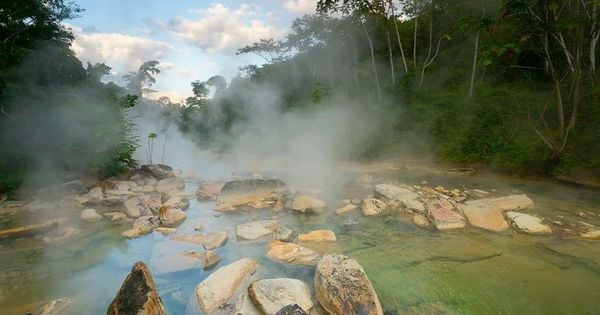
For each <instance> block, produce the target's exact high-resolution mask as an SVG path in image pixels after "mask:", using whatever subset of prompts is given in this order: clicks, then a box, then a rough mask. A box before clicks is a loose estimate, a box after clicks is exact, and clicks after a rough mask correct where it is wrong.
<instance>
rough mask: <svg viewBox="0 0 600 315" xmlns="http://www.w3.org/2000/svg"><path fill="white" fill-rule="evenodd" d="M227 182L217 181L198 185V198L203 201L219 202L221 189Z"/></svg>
mask: <svg viewBox="0 0 600 315" xmlns="http://www.w3.org/2000/svg"><path fill="white" fill-rule="evenodd" d="M225 183H226V182H223V181H216V182H204V183H201V184H200V185H198V189H197V190H196V196H198V198H203V199H211V200H217V197H218V196H219V193H220V192H221V189H223V186H225Z"/></svg>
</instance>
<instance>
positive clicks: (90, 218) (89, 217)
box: [80, 209, 102, 223]
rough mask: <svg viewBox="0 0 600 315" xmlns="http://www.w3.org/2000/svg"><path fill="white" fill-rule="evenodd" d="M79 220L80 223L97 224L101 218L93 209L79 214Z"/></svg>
mask: <svg viewBox="0 0 600 315" xmlns="http://www.w3.org/2000/svg"><path fill="white" fill-rule="evenodd" d="M80 218H81V221H83V222H88V223H92V222H98V221H100V220H102V216H101V215H99V214H98V212H96V210H95V209H85V210H83V211H82V212H81V215H80Z"/></svg>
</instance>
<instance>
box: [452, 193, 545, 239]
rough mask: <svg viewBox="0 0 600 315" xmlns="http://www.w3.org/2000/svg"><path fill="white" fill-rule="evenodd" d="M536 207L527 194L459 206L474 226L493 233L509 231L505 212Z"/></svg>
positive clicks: (477, 201)
mask: <svg viewBox="0 0 600 315" xmlns="http://www.w3.org/2000/svg"><path fill="white" fill-rule="evenodd" d="M534 207H535V206H534V204H533V201H532V200H531V199H530V198H529V197H527V195H525V194H522V195H511V196H505V197H499V198H485V199H478V200H469V201H467V202H465V203H464V204H462V205H459V209H460V210H461V211H462V213H463V214H464V215H465V217H466V218H467V220H469V223H470V224H471V225H472V226H474V227H478V228H481V229H484V230H488V231H493V232H502V231H506V230H507V229H508V223H507V222H506V220H505V219H504V212H505V211H522V210H529V209H533V208H534Z"/></svg>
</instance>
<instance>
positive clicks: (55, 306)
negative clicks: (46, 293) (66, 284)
mask: <svg viewBox="0 0 600 315" xmlns="http://www.w3.org/2000/svg"><path fill="white" fill-rule="evenodd" d="M71 304H73V299H71V298H60V299H56V300H52V301H50V302H47V303H44V305H42V306H40V307H39V308H38V309H36V310H35V311H33V312H30V313H27V314H25V315H61V314H66V312H67V311H68V310H69V308H70V307H71Z"/></svg>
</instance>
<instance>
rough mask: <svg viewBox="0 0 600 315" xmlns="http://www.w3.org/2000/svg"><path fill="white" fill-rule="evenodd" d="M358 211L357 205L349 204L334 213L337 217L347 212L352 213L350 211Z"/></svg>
mask: <svg viewBox="0 0 600 315" xmlns="http://www.w3.org/2000/svg"><path fill="white" fill-rule="evenodd" d="M358 209H359V207H358V206H357V205H353V204H351V203H349V204H347V205H344V206H343V207H340V208H337V209H335V213H336V214H337V215H344V214H346V213H348V212H352V211H354V210H358Z"/></svg>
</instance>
